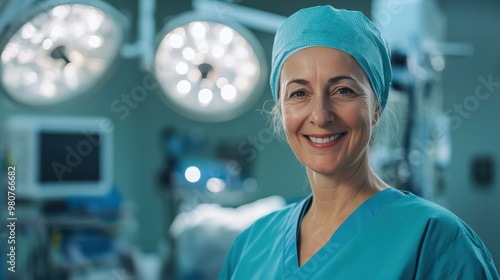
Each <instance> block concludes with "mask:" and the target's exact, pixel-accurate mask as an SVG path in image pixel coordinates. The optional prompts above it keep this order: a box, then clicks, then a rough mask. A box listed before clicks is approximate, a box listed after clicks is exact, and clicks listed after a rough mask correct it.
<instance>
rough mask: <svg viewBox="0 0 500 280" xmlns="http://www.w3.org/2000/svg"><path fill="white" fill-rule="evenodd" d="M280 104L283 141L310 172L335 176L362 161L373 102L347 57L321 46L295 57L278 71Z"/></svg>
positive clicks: (362, 74)
mask: <svg viewBox="0 0 500 280" xmlns="http://www.w3.org/2000/svg"><path fill="white" fill-rule="evenodd" d="M279 100H280V106H281V112H282V114H283V125H284V129H285V133H286V137H287V140H288V142H289V144H290V146H291V148H292V150H293V151H294V153H295V155H296V156H297V158H298V159H299V160H300V162H302V164H304V165H305V166H306V167H307V168H308V169H310V171H314V172H317V173H321V174H336V173H338V172H341V171H346V170H352V168H356V166H358V165H357V164H356V163H359V162H360V160H361V159H363V158H364V157H366V154H367V146H368V143H369V141H370V136H371V131H372V126H373V124H375V123H376V121H377V120H378V112H377V111H376V108H377V104H376V102H377V101H376V100H375V97H374V93H373V91H372V89H371V87H370V83H369V80H368V78H367V77H366V74H365V72H364V71H363V69H362V68H361V66H359V64H358V63H357V62H356V60H354V58H352V57H351V56H350V55H348V54H346V53H344V52H342V51H339V50H336V49H332V48H325V47H311V48H306V49H303V50H300V51H298V52H296V53H295V54H293V55H292V56H290V57H289V58H288V59H287V60H286V61H285V63H284V64H283V68H282V69H281V79H280V96H279Z"/></svg>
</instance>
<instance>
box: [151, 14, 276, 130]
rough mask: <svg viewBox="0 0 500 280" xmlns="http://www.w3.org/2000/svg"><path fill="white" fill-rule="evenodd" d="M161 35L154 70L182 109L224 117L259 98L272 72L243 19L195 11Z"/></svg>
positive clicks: (169, 100)
mask: <svg viewBox="0 0 500 280" xmlns="http://www.w3.org/2000/svg"><path fill="white" fill-rule="evenodd" d="M158 41H159V43H158V46H157V50H156V54H155V61H154V72H155V76H156V78H157V80H158V81H159V84H160V85H161V89H162V91H163V93H164V96H165V97H166V101H167V103H168V104H169V105H171V107H172V108H173V109H174V110H175V111H177V112H178V113H180V114H183V115H184V116H186V117H189V118H192V119H196V120H201V121H211V122H216V121H225V120H229V119H232V118H235V117H237V116H239V115H241V114H243V113H244V112H246V111H247V110H248V109H249V108H250V107H251V106H252V105H253V104H254V103H255V102H256V101H257V99H258V98H259V96H260V94H261V92H262V89H263V85H264V81H265V76H266V72H267V69H266V63H265V61H264V55H263V51H262V47H261V46H260V44H259V43H258V41H257V39H256V38H255V37H254V36H253V34H252V33H251V32H250V31H248V30H247V29H245V28H243V27H242V26H240V25H239V24H237V23H235V22H228V21H224V22H222V21H220V19H218V18H209V17H207V16H206V15H204V16H202V15H201V14H199V13H196V12H191V13H187V14H184V15H181V16H180V17H178V18H176V19H174V20H171V21H170V22H169V23H168V24H167V25H166V26H165V27H164V29H163V31H162V32H161V36H160V39H159V40H158Z"/></svg>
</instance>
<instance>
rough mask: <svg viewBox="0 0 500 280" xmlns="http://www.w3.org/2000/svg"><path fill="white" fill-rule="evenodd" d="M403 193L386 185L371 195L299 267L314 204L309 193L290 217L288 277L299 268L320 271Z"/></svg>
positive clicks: (286, 253)
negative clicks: (305, 224)
mask: <svg viewBox="0 0 500 280" xmlns="http://www.w3.org/2000/svg"><path fill="white" fill-rule="evenodd" d="M403 196H405V194H404V193H403V192H401V191H398V190H396V189H393V188H387V189H385V190H382V191H380V192H378V193H376V194H374V195H373V196H371V197H370V198H368V199H367V200H366V201H365V202H363V203H362V204H361V205H360V206H359V207H358V208H357V209H356V210H355V211H354V212H353V213H352V214H351V215H350V216H349V217H348V218H347V219H346V220H345V221H344V222H343V223H342V224H341V225H340V227H339V228H338V229H337V230H336V231H335V233H334V234H333V235H332V237H331V238H330V239H329V240H328V242H327V243H326V244H325V245H324V246H323V247H322V248H321V249H320V250H318V251H317V252H316V253H315V254H314V255H313V256H312V257H311V258H310V259H309V260H308V261H307V262H306V263H305V264H304V265H302V266H301V267H300V268H299V259H298V254H297V251H298V250H297V248H298V247H297V244H298V237H299V234H300V225H301V223H302V219H303V218H304V215H305V213H306V212H307V210H308V209H309V207H310V205H311V203H312V195H309V196H308V197H307V198H306V199H304V200H303V201H302V202H300V203H299V204H298V205H297V207H294V208H293V209H292V210H291V211H290V214H289V216H288V221H287V225H286V234H285V244H284V245H285V248H284V252H283V254H284V256H283V260H284V266H285V267H284V273H285V279H289V278H290V277H291V276H293V274H294V273H296V272H297V271H299V270H306V271H318V270H319V269H320V268H321V267H323V266H324V265H326V262H328V261H330V260H331V259H333V258H335V257H336V256H337V254H338V253H339V252H340V251H341V250H342V248H343V247H344V246H345V245H346V244H347V243H349V241H350V240H351V239H352V238H353V237H355V235H356V233H357V232H358V231H359V230H361V229H362V227H363V226H364V225H365V224H366V223H367V222H368V221H370V220H371V219H372V218H373V217H374V216H375V215H377V214H378V213H379V212H380V211H382V210H383V209H385V208H386V207H387V206H389V205H390V204H392V203H393V202H395V201H396V200H398V199H399V198H401V197H403Z"/></svg>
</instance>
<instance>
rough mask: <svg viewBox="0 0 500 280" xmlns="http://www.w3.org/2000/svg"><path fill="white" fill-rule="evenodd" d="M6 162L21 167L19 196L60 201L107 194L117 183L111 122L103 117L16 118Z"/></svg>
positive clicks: (8, 126) (10, 125) (8, 131)
mask: <svg viewBox="0 0 500 280" xmlns="http://www.w3.org/2000/svg"><path fill="white" fill-rule="evenodd" d="M4 128H5V130H4V133H5V136H6V137H5V138H4V139H5V153H6V164H7V165H8V166H15V168H16V195H17V196H18V197H24V198H29V199H58V198H64V197H71V196H87V195H103V194H105V193H107V192H108V191H109V189H110V188H111V185H112V172H113V171H112V165H113V163H112V155H113V153H112V148H113V147H112V143H113V132H112V124H111V121H110V120H108V119H106V118H101V117H66V116H57V117H56V116H51V117H47V116H12V117H10V118H8V119H7V121H6V122H5V126H4Z"/></svg>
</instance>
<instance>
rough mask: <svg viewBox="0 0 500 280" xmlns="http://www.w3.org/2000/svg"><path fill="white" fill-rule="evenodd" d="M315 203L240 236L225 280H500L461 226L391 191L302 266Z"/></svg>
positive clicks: (222, 278) (366, 205) (455, 219)
mask: <svg viewBox="0 0 500 280" xmlns="http://www.w3.org/2000/svg"><path fill="white" fill-rule="evenodd" d="M311 202H312V196H309V197H307V198H306V199H304V200H303V201H301V202H299V203H295V204H292V205H290V206H288V207H286V208H285V209H283V210H280V211H277V212H274V213H271V214H269V215H267V216H265V217H263V218H261V219H259V220H258V221H257V222H255V223H254V224H253V225H252V226H250V227H249V228H248V229H246V230H245V231H243V232H242V233H241V234H240V235H238V237H237V238H236V240H235V241H234V243H233V246H232V247H231V250H230V252H229V254H228V256H227V258H226V262H225V264H224V267H223V268H222V271H221V273H220V276H219V279H220V280H226V279H235V280H236V279H238V280H239V279H244V280H249V279H259V280H261V279H287V280H292V279H293V280H299V279H304V280H305V279H308V280H309V279H353V280H354V279H384V280H389V279H426V280H429V279H500V278H499V275H498V272H497V271H496V269H495V264H494V263H493V260H492V257H491V254H490V253H489V252H488V250H487V249H486V247H485V245H484V244H483V242H482V241H481V240H480V239H479V237H478V236H477V235H476V234H475V233H474V232H473V231H472V229H471V228H470V227H469V226H467V225H466V224H465V223H464V222H463V221H462V220H460V219H459V218H458V217H456V216H455V215H453V214H452V213H451V212H449V211H448V210H446V209H444V208H442V207H440V206H438V205H436V204H434V203H431V202H429V201H426V200H424V199H422V198H419V197H417V196H415V195H413V194H411V193H407V192H404V193H403V192H401V191H398V190H395V189H392V188H388V189H385V190H383V191H380V192H378V193H377V194H375V195H373V196H372V197H370V198H369V199H368V200H366V201H365V202H364V203H363V204H361V205H360V206H359V207H358V209H356V211H354V212H353V213H352V214H351V215H350V216H349V217H348V218H347V219H346V220H345V221H344V223H343V224H342V225H341V226H340V227H339V228H338V229H337V231H336V232H335V233H334V234H333V235H332V237H331V238H330V239H329V240H328V242H327V243H326V244H325V245H324V246H323V247H322V248H321V249H320V250H319V251H318V252H316V254H314V255H313V256H312V257H311V258H310V259H309V260H308V261H307V262H306V263H305V264H304V265H302V266H301V267H299V261H298V254H297V240H298V235H299V233H300V224H301V221H302V218H303V217H304V214H305V213H306V212H307V209H308V208H309V206H310V205H311Z"/></svg>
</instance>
